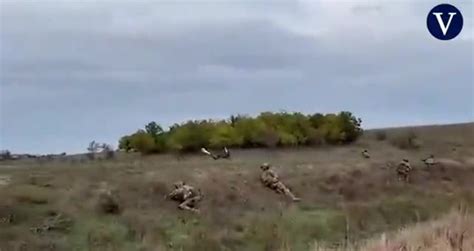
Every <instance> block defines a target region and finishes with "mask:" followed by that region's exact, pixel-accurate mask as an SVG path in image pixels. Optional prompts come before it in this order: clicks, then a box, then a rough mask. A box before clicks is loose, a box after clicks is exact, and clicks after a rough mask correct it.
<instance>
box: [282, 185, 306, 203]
mask: <svg viewBox="0 0 474 251" xmlns="http://www.w3.org/2000/svg"><path fill="white" fill-rule="evenodd" d="M277 189H278V190H279V191H278V192H280V193H284V194H285V195H286V196H288V197H290V198H291V199H292V200H293V201H295V202H296V201H300V200H301V199H300V198H298V197H296V196H295V195H294V194H293V193H292V192H291V191H290V189H288V187H286V186H285V185H284V184H283V183H281V182H279V183H278V186H277Z"/></svg>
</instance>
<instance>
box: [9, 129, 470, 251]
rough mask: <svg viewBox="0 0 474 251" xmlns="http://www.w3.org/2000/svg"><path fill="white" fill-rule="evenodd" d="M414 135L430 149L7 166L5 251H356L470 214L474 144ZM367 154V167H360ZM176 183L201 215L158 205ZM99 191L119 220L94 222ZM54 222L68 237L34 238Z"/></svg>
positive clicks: (374, 147)
mask: <svg viewBox="0 0 474 251" xmlns="http://www.w3.org/2000/svg"><path fill="white" fill-rule="evenodd" d="M471 127H473V126H472V125H471ZM456 128H458V129H459V127H456ZM462 128H463V130H468V129H469V128H470V127H466V126H464V127H462ZM466 128H467V129H466ZM473 128H474V127H473ZM413 130H414V131H415V133H416V134H417V136H418V137H419V138H420V139H421V140H422V141H423V143H424V144H423V146H422V147H421V148H419V149H417V150H410V149H408V150H405V149H399V148H397V147H394V146H392V145H391V144H390V142H388V141H378V140H375V137H373V135H371V132H369V133H368V134H367V135H366V136H365V137H364V138H362V139H361V140H360V141H359V142H358V143H357V144H355V145H352V146H341V147H328V148H317V149H314V148H313V149H311V148H306V149H289V150H278V151H271V150H251V151H243V150H242V151H233V156H232V159H231V160H218V161H213V160H210V159H208V158H205V157H203V156H200V155H198V156H196V155H189V156H182V158H180V159H179V160H178V159H176V157H175V156H172V155H161V156H146V157H140V156H139V155H135V154H127V155H119V156H117V158H116V159H115V160H96V161H87V160H80V159H79V157H77V158H76V159H69V160H54V161H50V162H40V163H38V162H34V161H19V162H10V163H5V165H9V166H14V167H15V168H3V169H2V168H0V176H2V177H9V182H8V184H2V185H0V198H2V200H0V219H7V218H8V219H13V220H12V221H10V220H8V221H2V220H0V250H2V251H3V250H206V251H212V250H271V251H273V250H293V251H299V250H305V251H306V250H310V249H311V248H312V243H314V241H318V243H324V245H325V246H330V247H332V248H334V247H343V246H344V245H347V243H360V241H361V240H364V239H371V238H374V236H377V235H380V233H382V232H392V231H396V230H397V229H399V228H400V227H403V226H407V225H411V224H415V223H417V222H426V221H430V220H432V219H435V218H437V217H439V216H440V215H442V214H445V213H447V212H448V211H449V210H450V209H451V208H452V207H455V206H457V205H458V204H460V203H463V204H464V205H466V207H468V208H471V209H472V208H473V206H474V191H473V190H472V180H474V162H472V157H473V156H472V154H471V153H472V152H474V143H473V142H471V141H474V140H473V139H469V138H468V137H458V136H457V135H458V131H457V129H456V130H452V128H451V127H447V128H445V129H444V130H445V131H446V132H445V133H444V134H442V133H440V131H439V130H441V131H442V128H441V129H439V128H436V130H434V133H433V134H430V133H426V132H425V131H423V130H421V129H413ZM426 130H427V131H429V130H433V129H430V128H428V129H426ZM386 132H387V136H388V137H390V135H392V133H394V131H391V130H386ZM464 133H466V131H465V132H464ZM440 135H441V137H440ZM447 139H449V142H451V143H447ZM452 139H456V140H457V141H456V142H454V143H453V142H452V141H451V140H452ZM439 142H441V143H439ZM452 144H456V145H457V146H458V147H457V149H456V151H452V149H451V148H452V146H453V145H452ZM363 148H367V149H369V151H370V153H371V156H372V157H371V159H369V160H367V159H364V158H362V157H361V156H360V151H361V149H363ZM430 153H433V154H435V156H439V158H440V159H442V160H443V161H442V163H441V164H440V165H438V166H435V167H434V168H433V169H431V170H427V169H425V167H424V165H423V163H422V162H421V161H420V160H421V158H423V157H425V156H426V155H427V154H430ZM404 157H407V158H410V159H411V160H412V165H413V166H414V167H415V171H414V172H413V179H412V181H411V183H410V184H402V183H399V182H397V181H396V177H395V175H394V173H395V172H394V170H393V169H391V168H390V167H389V165H387V162H391V163H396V162H398V161H399V160H400V159H401V158H404ZM264 161H269V162H271V163H274V164H275V165H276V170H277V172H278V173H279V174H280V176H281V178H282V180H283V181H284V182H285V183H286V184H287V185H288V186H289V187H290V188H291V189H292V190H293V191H294V192H295V193H296V195H298V196H300V197H301V198H302V199H303V201H302V202H301V203H298V204H293V203H291V202H288V201H287V200H285V198H283V197H282V196H280V195H278V194H275V193H273V192H272V191H269V190H267V189H266V188H265V187H263V186H262V185H261V184H260V183H259V180H258V176H259V168H258V166H259V164H260V163H261V162H264ZM39 170H40V171H41V172H38V171H39ZM176 180H184V181H186V182H187V183H189V184H191V185H194V186H196V187H197V188H200V189H201V190H202V192H203V193H204V196H205V197H204V200H203V201H202V203H201V204H200V208H201V212H202V213H201V214H200V215H193V214H190V213H188V212H183V211H179V210H177V209H176V207H177V205H176V204H175V203H173V202H170V201H166V200H164V199H163V196H164V195H165V194H166V193H167V192H168V191H169V189H170V188H171V185H172V183H173V182H174V181H176ZM103 186H107V187H109V188H110V189H111V190H113V191H114V193H115V194H116V195H117V196H116V197H114V201H115V202H116V203H117V204H118V206H119V208H120V210H119V211H117V212H116V214H107V212H105V213H104V211H102V212H98V211H97V205H98V204H97V203H98V202H100V201H101V200H100V190H101V187H103ZM53 214H54V215H57V214H61V215H67V216H68V217H69V218H70V219H71V222H73V223H72V226H71V227H70V231H67V232H63V231H54V230H52V231H46V232H44V233H41V234H38V233H33V232H31V231H30V228H32V227H35V226H40V225H41V224H43V223H44V222H45V221H46V220H47V219H48V218H50V217H51V215H53ZM12 216H13V218H12ZM465 217H468V216H465ZM466 219H467V218H466ZM439 222H443V221H442V220H440V221H439ZM433 224H438V223H433ZM420 227H421V226H420ZM420 227H418V226H417V227H415V228H417V229H418V228H420ZM406 231H408V230H406ZM402 235H403V232H402V233H400V235H397V236H402ZM397 236H394V237H393V238H392V235H389V237H390V238H389V239H390V240H393V242H392V241H391V242H389V243H393V244H397V243H398V242H397V241H398V240H403V239H398V237H397ZM407 236H411V235H407ZM400 238H401V237H400ZM407 240H408V239H407ZM466 240H467V239H466ZM465 243H469V242H466V241H465ZM374 245H375V244H374ZM390 245H391V244H390ZM433 245H434V244H433ZM21 248H23V249H21ZM465 250H469V249H465Z"/></svg>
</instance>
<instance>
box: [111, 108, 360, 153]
mask: <svg viewBox="0 0 474 251" xmlns="http://www.w3.org/2000/svg"><path fill="white" fill-rule="evenodd" d="M360 125H361V120H360V119H358V118H356V117H355V116H354V115H352V113H350V112H347V111H344V112H340V113H338V114H326V115H323V114H320V113H316V114H313V115H304V114H302V113H288V112H279V113H272V112H263V113H261V114H260V115H258V116H257V117H254V118H253V117H248V116H243V115H238V116H231V117H230V118H229V119H228V120H220V121H212V120H195V121H188V122H185V123H181V124H174V125H173V126H171V127H170V128H169V130H168V131H164V130H163V129H162V127H161V126H160V125H159V124H157V123H156V122H150V123H148V124H147V125H146V126H145V130H139V131H138V132H136V133H134V134H132V135H127V136H124V137H122V138H121V139H120V141H119V148H120V149H124V150H126V151H129V150H131V149H136V150H138V151H139V152H142V153H159V152H165V151H178V152H192V151H198V150H199V149H200V148H201V147H211V148H221V147H224V146H226V147H240V148H251V147H277V146H283V147H287V146H288V147H289V146H298V145H322V144H347V143H351V142H353V141H355V140H357V138H358V137H359V136H360V135H362V129H361V127H360Z"/></svg>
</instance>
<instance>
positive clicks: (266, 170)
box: [260, 163, 300, 201]
mask: <svg viewBox="0 0 474 251" xmlns="http://www.w3.org/2000/svg"><path fill="white" fill-rule="evenodd" d="M260 168H261V169H262V171H263V172H262V174H261V175H260V180H261V181H262V183H263V184H264V185H265V186H266V187H268V188H270V189H272V190H275V191H276V192H277V193H283V194H285V195H286V196H288V197H290V198H291V199H292V200H293V201H300V198H297V197H296V196H295V195H294V194H293V193H292V192H291V191H290V189H288V188H287V187H286V186H285V185H284V184H283V183H282V182H281V181H280V180H279V179H278V175H277V174H276V173H275V172H274V171H273V170H271V169H270V165H269V164H268V163H263V164H262V165H261V166H260Z"/></svg>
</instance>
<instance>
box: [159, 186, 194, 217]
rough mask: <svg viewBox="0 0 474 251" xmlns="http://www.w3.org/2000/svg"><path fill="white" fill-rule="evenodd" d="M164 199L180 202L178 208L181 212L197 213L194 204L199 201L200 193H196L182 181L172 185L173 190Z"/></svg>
mask: <svg viewBox="0 0 474 251" xmlns="http://www.w3.org/2000/svg"><path fill="white" fill-rule="evenodd" d="M165 198H169V199H171V200H175V201H178V202H180V204H179V206H178V208H179V209H183V210H189V211H192V212H195V213H198V212H199V210H198V209H196V208H195V207H196V204H197V203H198V202H199V201H201V199H202V196H201V193H200V192H198V191H196V190H195V189H194V187H192V186H189V185H186V184H185V183H184V182H183V181H178V182H175V183H174V190H173V191H171V193H169V194H168V195H166V196H165Z"/></svg>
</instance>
